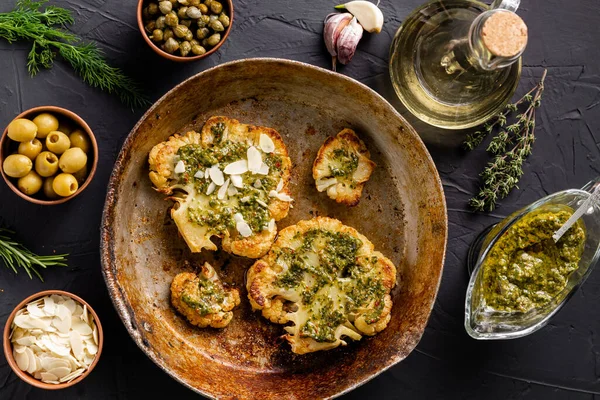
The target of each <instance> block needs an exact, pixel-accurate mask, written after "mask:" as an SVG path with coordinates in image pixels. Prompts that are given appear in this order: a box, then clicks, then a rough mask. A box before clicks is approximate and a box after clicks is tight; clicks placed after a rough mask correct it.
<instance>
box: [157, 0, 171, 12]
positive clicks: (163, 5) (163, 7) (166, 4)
mask: <svg viewBox="0 0 600 400" xmlns="http://www.w3.org/2000/svg"><path fill="white" fill-rule="evenodd" d="M158 9H159V10H160V12H161V13H163V14H168V13H170V12H171V10H172V9H173V4H171V2H170V1H169V0H163V1H161V2H160V3H158Z"/></svg>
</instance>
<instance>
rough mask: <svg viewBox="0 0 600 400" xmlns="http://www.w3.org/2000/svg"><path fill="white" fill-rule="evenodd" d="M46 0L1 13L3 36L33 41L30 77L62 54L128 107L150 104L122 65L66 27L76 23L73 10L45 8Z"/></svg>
mask: <svg viewBox="0 0 600 400" xmlns="http://www.w3.org/2000/svg"><path fill="white" fill-rule="evenodd" d="M47 2H48V0H39V1H33V0H19V1H18V2H17V5H16V7H15V9H14V10H13V11H11V12H8V13H0V37H1V38H3V39H6V40H7V41H8V42H9V43H13V42H15V41H17V40H27V41H30V42H32V47H31V51H30V52H29V54H28V56H27V68H28V70H29V73H30V74H31V76H35V75H36V74H37V73H38V72H39V70H40V69H41V68H51V67H52V64H53V63H54V60H55V59H56V57H57V54H60V55H61V57H62V58H63V59H65V60H66V61H67V62H68V63H69V64H71V66H72V67H73V69H75V71H77V73H78V74H79V75H80V76H81V77H82V78H83V80H84V81H85V82H86V83H87V84H88V85H90V86H92V87H97V88H99V89H101V90H104V91H106V92H108V93H111V94H116V95H118V96H119V98H120V99H121V101H122V102H123V103H125V104H126V105H128V106H129V107H140V106H143V105H145V104H148V101H147V100H146V99H145V98H144V96H143V95H142V93H141V91H140V90H139V87H138V86H137V85H136V83H135V82H134V81H133V80H132V79H131V78H129V77H128V76H126V75H125V74H124V73H123V72H122V71H121V70H120V69H119V68H115V67H112V66H110V65H109V64H108V63H107V62H106V60H105V59H104V57H103V55H102V51H101V50H100V49H99V48H98V47H97V46H96V45H95V44H94V43H83V41H82V40H81V38H79V37H78V36H77V35H74V34H73V33H71V32H68V31H66V30H65V27H66V25H70V24H72V23H73V22H74V19H73V16H72V14H71V12H70V11H69V10H66V9H64V8H60V7H56V6H47V7H46V8H45V9H44V10H42V6H43V5H44V4H45V3H47Z"/></svg>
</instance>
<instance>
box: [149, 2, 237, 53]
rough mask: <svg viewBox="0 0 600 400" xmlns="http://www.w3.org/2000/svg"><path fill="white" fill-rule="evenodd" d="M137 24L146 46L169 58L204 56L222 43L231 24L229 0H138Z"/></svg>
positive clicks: (231, 6) (215, 49) (230, 4)
mask: <svg viewBox="0 0 600 400" xmlns="http://www.w3.org/2000/svg"><path fill="white" fill-rule="evenodd" d="M137 19H138V26H139V28H140V31H141V32H142V36H143V37H144V40H145V41H146V43H148V45H149V46H150V47H151V48H152V49H153V50H154V51H155V52H156V53H157V54H159V55H161V56H163V57H164V58H167V59H169V60H173V61H178V62H186V61H193V60H198V59H201V58H204V57H207V56H209V55H211V54H212V53H214V52H215V51H217V49H218V48H219V47H221V45H222V44H223V42H225V40H226V39H227V36H229V32H230V31H231V24H232V23H233V2H232V0H140V1H139V3H138V10H137Z"/></svg>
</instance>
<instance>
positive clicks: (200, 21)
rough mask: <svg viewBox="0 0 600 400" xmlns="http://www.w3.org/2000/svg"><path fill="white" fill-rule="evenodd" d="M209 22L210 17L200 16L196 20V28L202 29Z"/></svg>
mask: <svg viewBox="0 0 600 400" xmlns="http://www.w3.org/2000/svg"><path fill="white" fill-rule="evenodd" d="M209 22H210V17H209V16H208V15H202V16H201V17H200V18H198V19H197V20H196V23H197V24H198V28H204V27H205V26H206V25H208V23H209Z"/></svg>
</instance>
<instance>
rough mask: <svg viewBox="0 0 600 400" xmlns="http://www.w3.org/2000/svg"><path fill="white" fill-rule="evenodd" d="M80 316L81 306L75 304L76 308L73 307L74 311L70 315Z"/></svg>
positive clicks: (81, 312)
mask: <svg viewBox="0 0 600 400" xmlns="http://www.w3.org/2000/svg"><path fill="white" fill-rule="evenodd" d="M81 314H83V307H81V305H79V304H77V306H75V311H73V314H71V315H72V316H73V317H80V316H81Z"/></svg>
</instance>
